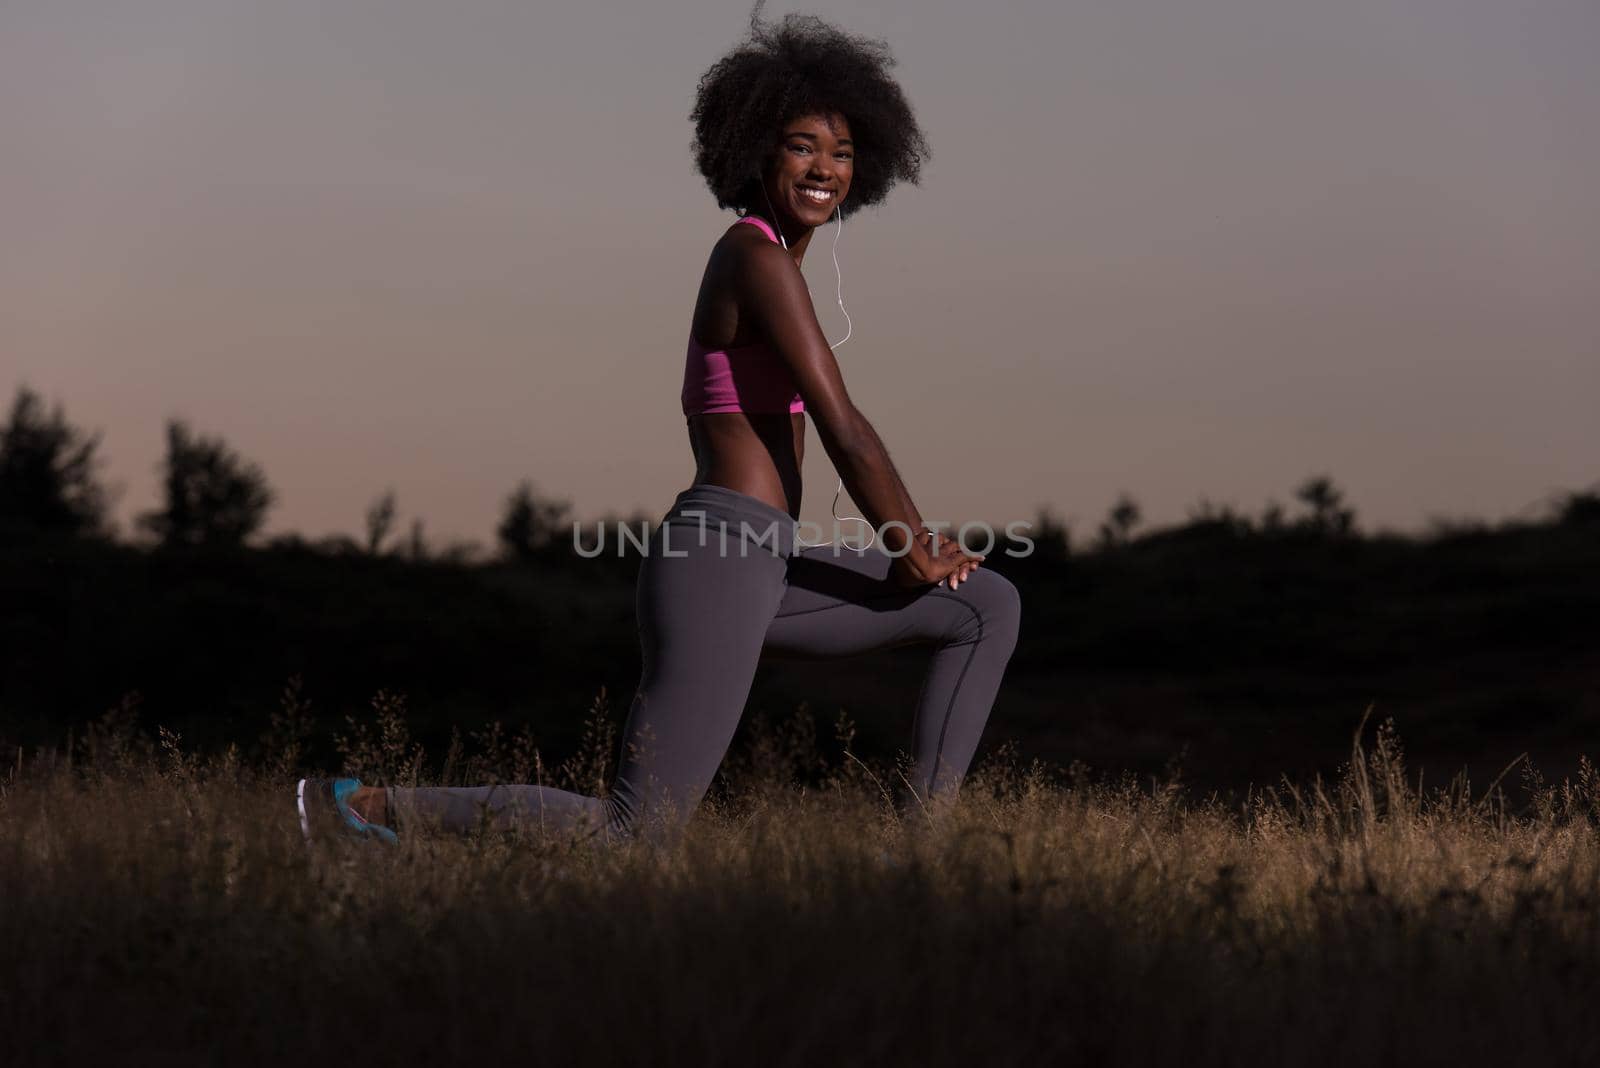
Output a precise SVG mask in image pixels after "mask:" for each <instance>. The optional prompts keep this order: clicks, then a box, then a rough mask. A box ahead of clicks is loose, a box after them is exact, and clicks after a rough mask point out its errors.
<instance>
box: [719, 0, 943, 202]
mask: <svg viewBox="0 0 1600 1068" xmlns="http://www.w3.org/2000/svg"><path fill="white" fill-rule="evenodd" d="M763 3H765V0H757V3H756V5H755V7H754V8H753V9H752V10H751V12H750V36H749V39H748V40H747V41H745V42H742V43H741V44H739V45H738V46H737V47H736V48H734V49H733V50H732V51H731V52H729V53H728V54H727V55H725V56H723V57H722V58H721V59H719V60H717V62H716V63H714V64H712V66H711V68H710V69H709V70H707V71H706V72H705V74H703V75H701V77H700V83H699V86H698V88H697V89H696V91H695V102H694V110H693V111H692V112H691V113H690V116H689V117H690V119H692V120H693V122H694V142H693V145H692V149H693V152H694V160H695V166H696V167H697V168H698V169H699V171H700V173H701V174H702V175H703V176H704V177H705V180H706V184H707V185H708V186H710V188H711V192H712V194H713V195H715V196H716V198H717V206H718V207H719V208H734V209H737V210H738V211H739V212H740V213H744V212H747V211H748V210H749V209H750V208H751V207H752V205H753V204H754V202H755V199H756V198H757V197H759V196H760V191H761V185H760V179H759V176H760V175H761V174H762V171H763V168H764V166H765V164H766V162H767V161H768V160H769V159H770V158H771V156H772V154H773V152H774V150H775V147H776V145H777V141H778V138H779V137H780V136H781V135H782V133H783V128H784V126H785V125H786V124H787V123H788V122H790V121H791V120H793V119H795V118H797V117H799V116H802V115H817V114H832V113H838V114H842V115H843V116H844V117H845V119H846V121H847V122H849V124H850V133H851V137H852V139H853V140H854V141H855V147H856V160H855V174H854V177H853V178H852V180H851V183H850V194H849V198H850V201H851V203H852V204H854V205H855V207H856V208H857V209H858V210H859V209H861V208H866V207H871V206H872V205H874V204H878V203H880V202H882V200H883V199H884V197H885V196H887V195H888V192H889V189H890V188H891V187H892V186H893V185H894V183H895V182H897V181H900V180H905V181H908V182H910V183H912V184H913V185H915V184H917V181H918V179H919V178H920V177H921V169H922V164H923V162H924V161H925V160H927V159H928V158H929V157H930V153H929V151H928V145H927V142H926V141H925V140H924V139H923V135H922V131H921V129H919V128H918V126H917V120H916V117H915V116H914V115H913V114H912V112H911V106H910V105H909V104H908V103H907V102H906V98H905V95H904V94H903V93H902V92H901V91H900V86H899V85H898V84H897V83H896V82H895V81H894V79H893V78H891V77H890V76H889V73H888V71H889V68H890V67H893V66H894V65H895V59H894V57H893V56H891V55H890V54H889V48H888V45H887V44H885V43H884V42H882V41H878V40H874V39H872V38H868V37H858V36H855V35H852V34H848V33H845V32H843V31H842V30H839V29H836V28H835V27H833V26H830V25H829V24H828V23H826V22H824V21H823V20H822V19H820V18H817V17H815V16H813V15H800V14H789V15H785V16H784V17H783V19H782V20H781V21H780V22H779V23H778V24H777V25H776V26H771V25H768V24H764V23H762V21H761V20H760V11H761V6H762V4H763Z"/></svg>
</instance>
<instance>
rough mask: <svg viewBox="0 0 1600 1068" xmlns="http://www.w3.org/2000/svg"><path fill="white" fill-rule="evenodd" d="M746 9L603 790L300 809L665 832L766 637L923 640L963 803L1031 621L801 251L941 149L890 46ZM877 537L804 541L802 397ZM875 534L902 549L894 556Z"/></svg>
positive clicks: (935, 722)
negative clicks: (937, 478) (684, 484)
mask: <svg viewBox="0 0 1600 1068" xmlns="http://www.w3.org/2000/svg"><path fill="white" fill-rule="evenodd" d="M759 10H760V5H759V4H758V5H757V9H756V12H753V13H752V16H751V38H750V40H749V42H747V43H746V44H744V45H742V46H740V47H739V48H737V49H735V50H734V51H733V52H731V53H729V54H728V55H727V56H725V57H724V58H723V59H721V60H720V61H719V62H717V63H716V64H715V65H714V66H713V67H712V68H711V69H710V70H709V71H708V72H707V73H706V74H705V76H704V77H702V78H701V80H700V84H699V89H698V95H697V99H696V102H695V106H694V110H693V113H692V118H693V120H694V123H695V135H696V138H695V155H696V162H697V164H698V167H699V170H700V173H701V174H702V175H703V176H704V177H705V179H706V182H707V184H708V185H709V186H710V188H711V191H712V193H713V194H714V195H715V196H716V198H717V204H718V206H719V207H723V208H734V209H737V210H738V211H739V213H740V215H741V216H742V217H741V218H740V219H739V220H738V221H737V222H735V223H734V224H732V225H731V226H729V227H728V229H727V231H726V232H724V234H723V235H722V237H721V239H720V240H719V241H718V242H717V244H716V246H715V247H714V248H713V249H712V250H711V256H710V260H709V262H708V263H707V265H706V269H705V273H704V276H703V277H702V280H701V284H700V293H699V297H698V299H697V301H696V304H695V308H694V315H693V318H692V320H691V326H690V334H689V350H688V359H687V361H686V365H685V375H684V383H683V390H682V394H681V397H680V400H681V403H682V406H683V411H684V415H685V419H686V421H687V424H688V432H689V443H690V446H691V448H692V449H693V451H694V457H695V465H696V467H695V477H694V481H693V483H692V484H691V485H690V486H689V488H688V489H685V490H684V491H683V492H681V493H679V494H678V497H677V499H676V500H675V501H674V502H673V505H672V507H671V508H670V509H669V510H668V511H667V513H666V515H665V516H664V517H663V520H662V523H661V526H660V527H659V528H658V529H657V532H656V535H655V538H654V539H653V540H652V543H651V545H650V547H649V551H648V552H647V553H646V555H645V557H644V559H643V561H642V562H641V565H640V569H639V584H638V593H637V607H638V615H639V634H640V640H641V644H642V647H643V662H644V670H643V674H642V676H641V678H640V682H639V687H638V690H637V692H636V693H635V696H634V699H633V703H632V706H631V708H630V710H629V714H628V721H627V724H626V726H625V727H624V732H623V745H622V754H621V759H620V762H619V767H618V770H617V773H616V777H615V780H614V782H613V784H612V787H611V790H610V793H609V796H607V797H605V798H604V799H600V798H593V797H585V796H581V795H578V794H574V793H570V792H567V791H563V790H556V789H551V788H549V787H543V786H538V785H525V786H494V787H472V788H434V789H401V788H397V787H391V788H387V789H379V788H364V787H361V786H360V785H359V783H357V782H356V780H354V779H341V780H337V781H335V782H327V781H319V780H308V781H302V782H301V784H300V791H299V802H300V813H301V820H302V827H303V828H304V829H305V830H306V832H307V834H308V835H309V834H310V833H311V828H312V824H313V823H316V822H326V823H327V824H328V825H329V826H332V827H344V828H346V829H355V830H358V831H361V832H363V833H367V834H371V835H374V836H377V837H380V838H383V839H385V840H390V841H392V840H394V837H395V836H394V832H393V830H392V829H391V828H390V826H389V824H391V823H393V822H396V821H398V823H399V824H401V825H404V824H405V823H407V822H409V821H413V820H423V821H435V822H438V823H441V824H442V825H443V826H445V827H447V828H452V829H458V830H469V829H471V828H473V827H477V826H480V825H481V824H482V823H483V822H484V821H485V820H486V819H487V820H488V821H489V822H491V823H492V824H493V825H496V826H501V827H506V826H510V825H511V824H512V823H514V822H517V821H523V822H529V821H531V822H535V823H538V824H540V825H542V826H544V827H546V828H550V829H558V830H568V831H571V830H583V829H587V830H589V831H591V832H603V833H604V834H605V835H606V836H607V837H611V838H628V837H633V836H640V835H649V836H652V837H655V836H665V835H670V834H671V833H672V832H674V831H676V830H677V829H679V828H680V827H681V826H682V824H683V823H684V821H686V820H687V819H688V817H689V816H690V815H691V814H692V813H693V811H694V810H695V808H696V807H697V806H698V805H699V803H700V800H701V798H702V796H703V795H704V793H705V791H706V788H707V786H709V784H710V782H711V780H712V777H713V776H714V775H715V773H716V770H717V767H718V765H719V764H720V763H721V762H722V758H723V756H724V754H725V752H726V750H727V747H728V744H729V742H730V740H731V739H732V737H733V734H734V730H735V728H736V727H737V726H738V723H739V719H740V717H741V715H742V713H743V709H744V703H745V699H746V698H747V696H748V695H749V692H750V686H751V683H752V681H753V679H754V675H755V671H756V665H757V663H758V661H759V660H760V659H761V658H762V657H763V656H773V657H789V658H827V657H838V656H849V655H853V654H856V653H861V652H865V651H868V650H873V649H883V648H888V647H890V646H896V645H905V644H909V643H928V644H930V645H932V647H933V649H932V656H931V663H930V665H929V669H928V674H927V677H926V679H925V681H924V683H923V687H922V690H921V693H920V694H919V695H918V696H917V700H916V707H915V718H914V720H913V725H912V756H913V758H914V765H913V767H914V773H913V775H912V780H911V782H910V783H909V784H908V785H909V786H910V788H911V790H912V791H913V792H914V793H915V795H916V797H915V799H914V800H915V801H916V802H917V803H920V804H923V805H928V804H934V803H945V802H948V801H949V800H950V799H952V798H953V796H954V794H955V791H956V789H957V787H958V786H959V784H960V781H961V778H962V776H963V775H964V774H965V773H966V770H967V767H968V765H969V764H970V763H971V760H972V756H973V752H974V750H975V749H976V748H977V744H978V738H979V735H980V734H981V733H982V731H983V726H984V723H985V721H986V720H987V719H988V715H989V710H990V707H991V706H992V705H993V703H994V698H995V694H996V692H997V690H998V688H999V686H1000V680H1001V676H1002V674H1003V673H1004V671H1005V666H1006V663H1007V661H1008V660H1009V659H1010V656H1011V652H1012V649H1013V648H1014V646H1015V644H1016V640H1017V626H1018V615H1019V610H1020V601H1019V598H1018V594H1017V591H1016V588H1015V587H1014V586H1013V585H1012V584H1011V583H1010V582H1008V581H1007V580H1006V579H1005V578H1004V577H1002V576H1001V575H998V574H996V573H994V572H992V571H986V570H982V569H980V564H981V563H982V557H981V556H974V555H969V554H967V553H966V552H964V551H963V549H962V548H961V546H960V545H959V543H958V542H957V541H955V540H950V539H941V538H939V537H937V536H936V535H935V534H933V533H932V532H930V531H928V530H926V529H924V528H923V524H922V517H921V515H920V514H919V513H918V511H917V509H916V506H915V505H914V504H913V503H912V501H911V497H910V495H909V494H908V493H907V492H906V489H905V486H904V485H903V484H902V483H901V481H900V477H899V475H898V473H897V472H896V471H895V469H894V466H893V464H892V463H891V462H890V460H889V455H888V453H887V451H886V450H885V449H884V446H883V443H882V442H881V441H880V440H879V438H878V435H877V434H876V432H875V431H874V430H873V428H872V426H871V424H870V423H868V421H867V419H866V417H865V416H864V415H862V414H861V412H860V411H859V410H857V409H856V407H855V406H854V404H852V403H851V400H850V397H849V395H848V393H847V392H846V390H845V385H844V381H843V379H842V378H841V376H840V372H839V365H838V363H837V362H836V361H835V359H834V357H833V353H832V351H831V349H830V347H829V345H828V343H827V341H826V339H825V338H824V337H823V334H822V331H821V329H820V327H819V325H818V322H817V317H816V313H815V311H814V310H813V308H812V305H811V298H810V293H809V291H808V290H807V288H806V283H805V280H804V278H803V276H802V275H801V273H800V262H801V260H802V259H803V258H804V256H805V253H806V249H807V248H808V247H809V246H810V243H811V237H812V235H813V233H814V232H815V231H816V228H817V227H818V226H821V225H823V224H824V223H826V222H827V221H828V220H829V219H834V218H839V213H840V206H841V205H842V204H843V203H844V202H845V201H846V200H847V199H848V200H849V201H850V202H851V203H852V205H853V207H854V209H856V210H859V209H860V208H864V207H868V206H871V205H873V204H877V203H880V202H881V201H882V200H883V199H884V197H885V195H886V194H887V192H888V190H889V189H890V187H891V186H893V184H894V183H895V182H896V181H897V180H901V179H905V180H908V181H911V182H916V181H917V179H918V177H919V168H920V164H921V161H922V159H923V158H924V157H925V156H926V155H927V147H926V145H925V143H924V141H923V138H922V133H921V131H920V130H919V129H918V127H917V124H916V121H915V119H914V117H913V115H912V113H911V109H910V108H909V106H908V105H907V103H906V101H905V98H904V96H903V95H902V94H901V91H900V88H899V86H898V85H896V84H895V82H894V81H893V80H892V79H890V78H889V77H888V75H887V69H888V68H889V67H890V66H892V65H893V63H894V60H893V59H892V58H891V57H890V56H889V53H888V51H887V49H886V48H885V47H884V46H883V45H882V44H881V43H880V42H876V41H872V40H868V39H863V38H857V37H853V36H850V35H847V34H844V33H842V32H840V31H838V30H836V29H834V28H832V27H830V26H828V25H827V24H826V23H824V22H822V21H821V20H819V19H816V18H812V17H809V16H800V15H789V16H787V17H786V18H784V19H783V21H782V22H781V23H780V24H779V25H778V26H777V27H776V29H768V28H766V27H764V26H763V25H762V24H761V22H760V21H759V18H758V14H757V13H758V12H759ZM808 412H809V414H810V415H811V417H812V418H813V419H814V420H815V421H816V424H817V434H818V437H819V438H820V439H821V442H822V446H823V448H824V449H825V450H826V451H827V454H828V458H829V459H830V460H831V461H832V462H833V464H834V466H835V467H836V468H837V469H838V471H839V473H840V475H841V480H842V482H843V483H844V484H845V485H847V486H848V487H849V490H850V493H851V496H852V498H853V499H854V500H856V501H857V502H858V503H859V504H860V506H861V509H862V511H863V513H865V514H864V518H865V519H866V521H867V522H869V523H870V524H871V525H872V527H873V529H874V532H875V533H876V536H877V539H878V541H879V542H880V543H881V546H882V547H881V548H874V547H872V546H870V545H869V546H867V547H865V548H862V549H853V548H842V547H839V546H836V545H831V544H830V545H822V546H816V547H807V546H806V545H805V544H804V543H803V542H801V541H800V539H799V538H798V536H797V530H796V525H797V524H796V517H797V516H798V515H799V512H800V493H801V486H800V470H801V459H802V457H803V455H804V452H805V437H806V414H807V413H808ZM884 550H887V552H886V551H884Z"/></svg>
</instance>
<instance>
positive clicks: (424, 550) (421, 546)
mask: <svg viewBox="0 0 1600 1068" xmlns="http://www.w3.org/2000/svg"><path fill="white" fill-rule="evenodd" d="M405 553H406V556H408V557H409V558H410V559H411V560H412V562H414V563H419V564H420V563H421V562H422V561H424V560H426V559H427V558H428V542H427V539H425V538H424V537H423V536H422V520H421V519H413V520H412V521H411V536H410V537H409V538H407V539H406V548H405Z"/></svg>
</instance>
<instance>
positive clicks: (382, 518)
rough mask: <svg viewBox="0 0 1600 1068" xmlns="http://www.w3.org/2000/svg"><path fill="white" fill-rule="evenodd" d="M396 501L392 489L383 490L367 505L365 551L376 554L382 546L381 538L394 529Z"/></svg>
mask: <svg viewBox="0 0 1600 1068" xmlns="http://www.w3.org/2000/svg"><path fill="white" fill-rule="evenodd" d="M395 512H396V503H395V496H394V490H393V489H390V490H387V491H385V492H384V494H383V496H382V497H379V498H378V499H377V500H375V501H373V502H372V503H371V504H369V505H367V552H368V554H370V555H372V556H377V555H378V550H380V549H381V548H382V547H383V539H385V538H387V537H388V536H389V531H390V530H392V529H394V520H395Z"/></svg>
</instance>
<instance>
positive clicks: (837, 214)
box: [761, 182, 878, 552]
mask: <svg viewBox="0 0 1600 1068" xmlns="http://www.w3.org/2000/svg"><path fill="white" fill-rule="evenodd" d="M761 195H762V196H763V197H766V199H767V210H768V211H770V212H772V218H773V219H774V220H775V221H776V220H777V218H778V213H777V211H776V210H774V209H773V207H772V198H771V197H769V196H767V187H766V183H764V182H763V183H762V185H761ZM833 212H834V218H836V219H837V220H838V226H836V227H834V231H833V277H834V285H835V290H834V296H835V298H836V299H837V300H838V302H839V310H840V311H841V312H844V323H845V330H844V337H842V338H840V339H839V340H838V341H835V342H833V343H831V344H830V345H829V346H828V348H829V349H837V348H838V347H839V346H840V345H843V344H844V343H845V342H846V341H849V340H850V335H851V334H852V333H853V332H854V331H855V324H854V323H852V322H851V321H850V313H849V312H847V311H845V308H844V275H843V274H842V273H841V272H840V270H839V234H840V233H842V232H843V231H844V205H843V203H842V202H841V203H840V204H839V205H837V206H835V207H834V209H833ZM773 229H774V230H777V231H778V241H779V242H780V243H781V244H782V245H783V247H784V249H785V250H787V249H788V248H789V242H788V241H787V240H786V239H785V238H784V236H783V228H782V227H781V226H774V227H773ZM843 493H844V476H842V475H841V476H840V477H839V488H838V489H836V490H834V493H833V505H832V506H831V507H830V508H829V509H828V510H829V511H830V512H832V513H833V520H834V522H835V523H860V524H861V525H862V526H864V527H866V528H867V543H866V544H865V545H862V546H859V547H857V546H852V545H850V544H849V543H845V548H847V549H848V548H859V551H861V552H865V551H866V550H867V549H869V548H871V547H872V543H873V541H875V540H876V539H877V537H878V532H877V531H875V530H873V529H872V523H871V522H870V521H868V520H867V518H866V517H865V516H859V515H840V514H839V497H840V496H841V495H843ZM795 541H796V542H797V543H798V544H800V545H801V546H803V547H805V548H807V549H820V548H821V547H822V546H824V545H832V544H833V539H832V538H829V539H828V540H827V541H819V542H816V543H812V542H808V541H802V540H801V539H800V535H799V534H796V535H795Z"/></svg>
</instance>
